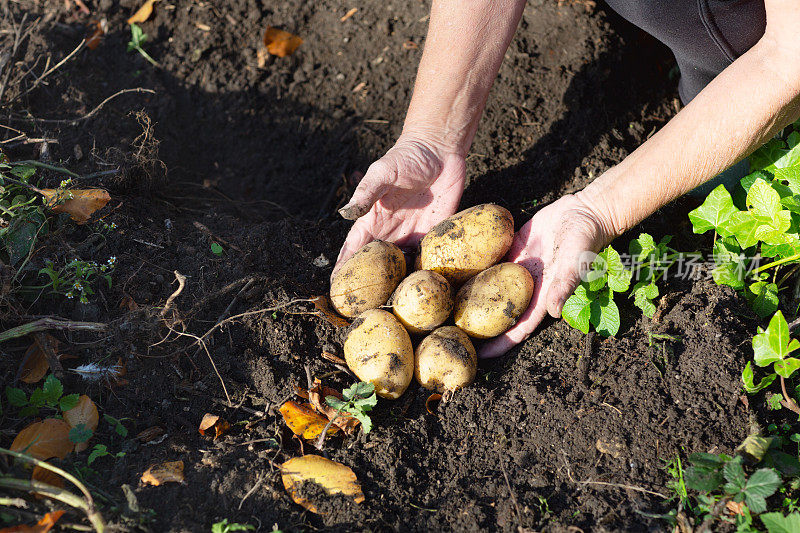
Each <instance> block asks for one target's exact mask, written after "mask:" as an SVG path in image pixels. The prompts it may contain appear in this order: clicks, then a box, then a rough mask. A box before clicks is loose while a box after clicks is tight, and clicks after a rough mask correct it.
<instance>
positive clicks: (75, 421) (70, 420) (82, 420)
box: [64, 394, 100, 452]
mask: <svg viewBox="0 0 800 533" xmlns="http://www.w3.org/2000/svg"><path fill="white" fill-rule="evenodd" d="M99 420H100V417H99V416H98V414H97V406H96V405H95V404H94V402H93V401H92V400H91V398H89V397H88V396H86V395H85V394H83V395H81V397H80V398H79V399H78V405H76V406H75V407H73V408H72V409H70V410H69V411H64V421H65V422H66V423H67V424H69V427H70V428H74V427H76V426H78V425H80V424H83V425H85V426H86V428H87V429H90V430H92V433H94V431H95V430H96V429H97V423H98V421H99ZM88 447H89V442H88V441H86V442H78V443H76V444H75V451H76V452H82V451H83V450H85V449H86V448H88Z"/></svg>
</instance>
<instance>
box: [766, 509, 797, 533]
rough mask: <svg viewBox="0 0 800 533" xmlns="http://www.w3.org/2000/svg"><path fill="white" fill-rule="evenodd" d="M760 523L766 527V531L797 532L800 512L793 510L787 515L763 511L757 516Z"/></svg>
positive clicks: (779, 532)
mask: <svg viewBox="0 0 800 533" xmlns="http://www.w3.org/2000/svg"><path fill="white" fill-rule="evenodd" d="M759 518H760V519H761V523H762V524H764V527H766V528H767V533H797V532H798V531H800V513H798V512H794V513H791V514H789V515H787V516H783V513H780V512H774V513H764V514H762V515H761V516H759Z"/></svg>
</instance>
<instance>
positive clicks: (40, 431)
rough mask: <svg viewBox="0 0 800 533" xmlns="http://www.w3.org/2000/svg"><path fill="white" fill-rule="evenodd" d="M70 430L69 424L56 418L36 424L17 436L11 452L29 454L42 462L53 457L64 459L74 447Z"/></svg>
mask: <svg viewBox="0 0 800 533" xmlns="http://www.w3.org/2000/svg"><path fill="white" fill-rule="evenodd" d="M69 429H70V428H69V424H67V423H66V422H64V421H63V420H57V419H55V418H46V419H45V420H42V421H41V422H34V423H33V424H30V425H29V426H27V427H25V428H23V429H22V431H20V432H19V433H18V434H17V436H16V438H15V439H14V442H12V443H11V450H12V451H15V452H20V453H27V454H28V455H30V456H31V457H35V458H36V459H39V460H41V461H46V460H47V459H50V458H52V457H58V458H59V459H63V458H64V457H65V456H66V455H67V454H68V453H69V452H71V451H72V447H73V445H72V441H70V440H69Z"/></svg>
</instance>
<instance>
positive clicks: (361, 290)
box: [331, 241, 406, 318]
mask: <svg viewBox="0 0 800 533" xmlns="http://www.w3.org/2000/svg"><path fill="white" fill-rule="evenodd" d="M405 275H406V259H405V257H404V256H403V252H401V251H400V248H398V247H397V246H395V245H394V244H392V243H390V242H384V241H372V242H371V243H369V244H367V245H365V246H364V247H363V248H361V249H360V250H359V251H357V252H356V253H355V254H354V255H353V257H351V258H350V259H348V260H347V261H346V262H345V264H344V265H342V268H341V269H340V270H339V271H338V272H337V273H336V275H335V276H334V277H333V280H332V281H331V303H333V307H334V308H335V309H336V310H337V311H338V312H339V313H340V314H341V315H342V316H346V317H347V318H352V317H354V316H356V315H358V314H360V313H363V312H364V311H366V310H367V309H375V308H376V307H380V306H382V305H383V304H385V303H386V301H387V300H388V299H389V296H391V295H392V292H394V290H395V289H396V288H397V285H398V284H399V283H400V281H401V280H402V279H403V278H404V277H405Z"/></svg>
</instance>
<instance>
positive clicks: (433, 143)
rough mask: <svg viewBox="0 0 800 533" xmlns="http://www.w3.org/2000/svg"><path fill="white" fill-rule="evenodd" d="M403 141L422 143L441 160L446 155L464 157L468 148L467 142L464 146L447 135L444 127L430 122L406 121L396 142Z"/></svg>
mask: <svg viewBox="0 0 800 533" xmlns="http://www.w3.org/2000/svg"><path fill="white" fill-rule="evenodd" d="M405 142H412V143H418V144H422V145H423V146H425V147H426V148H428V149H429V150H431V151H432V152H434V153H435V154H436V155H437V156H438V157H439V159H442V160H444V159H445V157H446V156H448V155H457V156H460V157H462V158H463V157H466V154H467V151H468V150H469V144H467V145H466V146H464V143H460V142H458V140H457V139H454V138H453V137H452V136H450V135H448V134H447V133H446V129H445V128H444V127H440V126H436V125H434V124H431V123H414V124H410V123H409V122H408V121H406V123H405V124H404V125H403V131H402V133H401V134H400V137H399V138H398V140H397V144H401V143H405Z"/></svg>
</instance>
